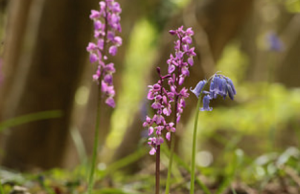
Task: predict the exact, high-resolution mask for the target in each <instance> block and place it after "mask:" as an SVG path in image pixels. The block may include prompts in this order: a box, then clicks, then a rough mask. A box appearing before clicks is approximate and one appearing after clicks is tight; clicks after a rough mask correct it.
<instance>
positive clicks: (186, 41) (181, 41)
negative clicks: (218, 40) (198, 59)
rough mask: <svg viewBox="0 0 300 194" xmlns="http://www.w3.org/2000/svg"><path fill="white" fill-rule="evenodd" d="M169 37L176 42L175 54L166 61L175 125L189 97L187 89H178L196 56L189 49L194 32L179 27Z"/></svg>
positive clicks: (188, 73) (192, 50) (187, 74)
mask: <svg viewBox="0 0 300 194" xmlns="http://www.w3.org/2000/svg"><path fill="white" fill-rule="evenodd" d="M169 32H170V34H171V35H176V36H177V38H178V40H176V41H175V42H174V44H175V46H174V49H175V54H174V55H173V54H171V55H170V58H169V59H168V60H167V64H168V73H169V74H170V75H171V76H170V78H169V81H168V84H169V85H170V90H171V92H172V93H173V95H174V97H175V103H177V104H176V105H175V107H177V110H176V114H177V121H176V122H177V123H178V122H179V120H180V117H181V114H182V112H183V108H184V107H185V98H187V97H188V96H189V94H188V89H186V88H185V87H182V88H180V86H181V85H182V84H183V83H184V80H185V78H186V77H187V76H189V75H190V71H189V67H190V66H193V64H194V59H193V57H194V56H196V53H195V52H194V50H195V48H194V47H190V44H191V43H192V36H193V35H194V32H193V30H192V28H188V29H187V30H183V26H181V27H179V28H178V29H177V30H170V31H169Z"/></svg>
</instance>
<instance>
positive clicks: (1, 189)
mask: <svg viewBox="0 0 300 194" xmlns="http://www.w3.org/2000/svg"><path fill="white" fill-rule="evenodd" d="M0 194H4V191H3V188H2V183H1V180H0Z"/></svg>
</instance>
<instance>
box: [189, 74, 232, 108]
mask: <svg viewBox="0 0 300 194" xmlns="http://www.w3.org/2000/svg"><path fill="white" fill-rule="evenodd" d="M206 84H210V85H209V91H203V89H204V87H205V86H206ZM191 92H193V93H194V94H195V95H196V97H197V98H199V97H201V96H200V94H201V93H202V94H204V97H203V107H202V108H201V109H200V110H201V111H212V108H211V107H209V102H210V100H212V99H215V98H217V96H218V95H219V96H222V97H223V98H224V99H225V98H226V96H227V95H228V96H229V98H230V99H231V100H233V99H234V95H236V90H235V87H234V85H233V82H232V81H231V79H230V78H228V77H225V76H224V75H220V74H215V75H213V76H212V78H211V79H209V81H206V80H202V81H200V82H199V83H198V84H197V86H196V87H195V88H194V89H193V90H191Z"/></svg>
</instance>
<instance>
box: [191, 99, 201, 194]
mask: <svg viewBox="0 0 300 194" xmlns="http://www.w3.org/2000/svg"><path fill="white" fill-rule="evenodd" d="M200 104H201V95H199V98H198V102H197V107H196V116H195V124H194V132H193V151H192V168H191V188H190V194H194V185H195V159H196V138H197V125H198V116H199V108H200Z"/></svg>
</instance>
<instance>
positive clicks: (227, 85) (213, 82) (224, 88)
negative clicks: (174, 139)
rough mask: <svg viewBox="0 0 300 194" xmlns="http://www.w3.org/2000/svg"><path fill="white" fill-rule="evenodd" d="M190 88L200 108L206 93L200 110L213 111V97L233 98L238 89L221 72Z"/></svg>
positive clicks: (192, 190) (191, 187)
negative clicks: (211, 104) (211, 105)
mask: <svg viewBox="0 0 300 194" xmlns="http://www.w3.org/2000/svg"><path fill="white" fill-rule="evenodd" d="M207 85H209V86H207ZM205 88H209V91H205V90H204V89H205ZM190 90H191V92H193V93H194V94H195V95H196V97H197V98H198V103H197V109H199V107H200V102H201V97H202V96H203V95H204V96H203V107H202V108H200V111H212V108H211V107H209V102H210V101H211V100H212V99H215V98H217V96H218V95H219V96H221V97H223V98H224V99H225V98H226V96H227V95H228V96H229V98H230V99H231V100H233V99H234V95H236V90H235V87H234V85H233V82H232V81H231V79H230V78H228V77H225V76H224V75H221V74H215V75H213V76H212V77H211V78H210V79H209V80H208V81H206V80H202V81H200V82H199V83H198V84H197V85H196V87H195V88H194V89H193V90H192V89H190ZM198 115H199V111H197V112H196V118H195V124H194V132H193V150H192V167H191V186H190V194H194V182H195V159H196V137H197V124H198ZM201 187H202V188H203V190H204V192H205V193H206V194H210V191H209V190H208V189H207V187H205V185H203V184H202V183H201Z"/></svg>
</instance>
